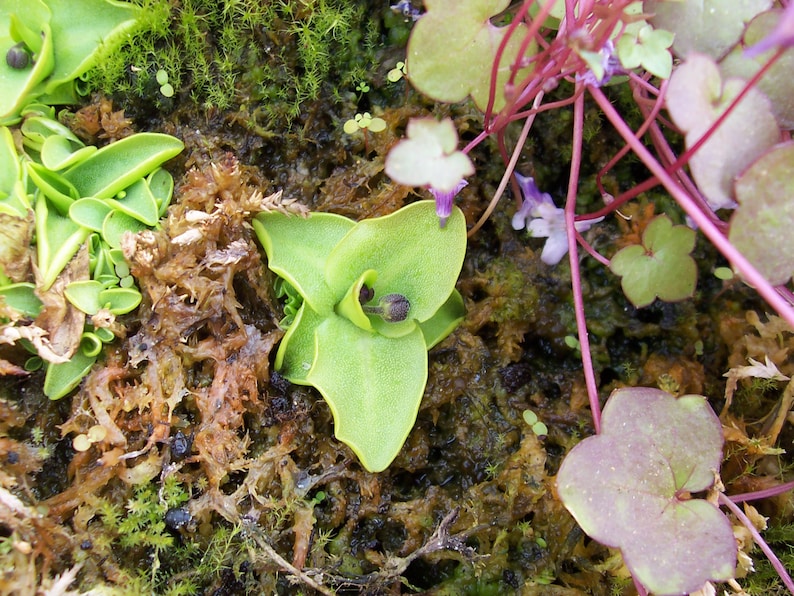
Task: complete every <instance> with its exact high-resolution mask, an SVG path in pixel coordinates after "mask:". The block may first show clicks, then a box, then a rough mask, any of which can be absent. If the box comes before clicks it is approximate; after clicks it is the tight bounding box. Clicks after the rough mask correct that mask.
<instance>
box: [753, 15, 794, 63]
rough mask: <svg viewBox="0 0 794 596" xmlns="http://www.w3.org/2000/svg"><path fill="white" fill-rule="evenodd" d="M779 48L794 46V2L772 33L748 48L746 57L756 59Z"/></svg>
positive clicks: (781, 16)
mask: <svg viewBox="0 0 794 596" xmlns="http://www.w3.org/2000/svg"><path fill="white" fill-rule="evenodd" d="M778 46H780V47H781V48H790V47H792V46H794V2H789V3H788V6H787V7H786V9H785V10H784V11H783V14H782V15H780V20H779V21H778V22H777V25H776V26H775V28H774V29H772V32H771V33H770V34H769V35H767V36H766V37H765V38H763V39H762V40H761V41H759V42H758V43H757V44H755V45H753V46H750V47H749V48H747V49H746V50H745V51H744V55H745V56H746V57H748V58H754V57H755V56H758V55H760V54H763V53H764V52H766V51H767V50H771V49H773V48H775V47H778Z"/></svg>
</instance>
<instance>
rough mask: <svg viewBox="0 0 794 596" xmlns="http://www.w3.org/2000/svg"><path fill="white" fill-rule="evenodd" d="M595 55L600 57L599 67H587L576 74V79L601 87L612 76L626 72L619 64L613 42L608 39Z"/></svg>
mask: <svg viewBox="0 0 794 596" xmlns="http://www.w3.org/2000/svg"><path fill="white" fill-rule="evenodd" d="M597 55H598V56H599V57H600V58H601V62H600V68H596V69H593V68H589V69H588V70H587V72H585V73H584V74H578V73H577V75H576V80H577V81H581V82H582V83H584V84H585V85H590V86H591V87H601V86H602V85H606V84H607V83H608V82H609V81H610V80H611V79H612V77H613V76H615V75H620V74H626V70H625V69H624V68H623V67H622V66H621V64H620V59H619V58H618V57H617V55H615V44H614V43H613V42H612V40H611V39H608V40H607V41H606V42H605V43H604V45H603V46H602V47H601V49H600V50H599V51H598V53H597Z"/></svg>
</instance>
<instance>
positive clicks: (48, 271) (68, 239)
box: [36, 197, 91, 290]
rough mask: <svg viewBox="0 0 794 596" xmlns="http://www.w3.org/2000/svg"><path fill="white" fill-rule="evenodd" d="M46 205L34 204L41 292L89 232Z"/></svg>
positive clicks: (44, 200) (44, 202) (50, 282)
mask: <svg viewBox="0 0 794 596" xmlns="http://www.w3.org/2000/svg"><path fill="white" fill-rule="evenodd" d="M48 203H49V201H48V200H47V199H46V198H44V197H40V198H39V200H38V201H36V234H37V243H36V248H37V254H38V267H39V272H40V274H41V287H42V290H47V289H48V288H49V287H50V286H51V285H52V283H53V282H54V281H55V279H56V278H57V277H58V275H60V273H61V271H63V268H64V267H66V265H67V264H68V263H69V261H70V260H71V258H72V257H73V256H74V255H75V253H76V252H77V250H78V249H79V248H80V245H81V244H82V243H83V242H84V241H85V239H86V238H87V237H88V234H89V233H90V232H91V231H90V230H89V229H88V228H84V227H82V226H80V225H78V224H76V223H74V222H73V221H72V220H71V219H69V218H68V217H64V216H62V215H61V214H60V213H58V211H57V209H54V208H50V207H49V205H48Z"/></svg>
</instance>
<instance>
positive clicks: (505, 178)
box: [468, 91, 543, 238]
mask: <svg viewBox="0 0 794 596" xmlns="http://www.w3.org/2000/svg"><path fill="white" fill-rule="evenodd" d="M541 101H543V92H542V91H541V92H540V93H538V94H537V95H536V96H535V107H536V108H537V107H538V105H540V102H541ZM533 122H535V114H532V115H531V116H530V117H529V118H527V121H526V122H525V123H524V128H522V129H521V134H520V135H519V137H518V141H517V142H516V146H515V149H513V155H511V156H510V161H509V162H508V163H507V167H506V168H505V173H504V174H502V180H501V181H500V182H499V187H498V188H497V189H496V192H495V193H494V196H493V198H492V199H491V202H490V203H489V204H488V208H487V209H486V210H485V213H483V214H482V216H481V217H480V219H479V220H478V221H477V223H476V224H474V226H473V227H472V228H471V230H469V232H468V237H469V238H471V237H472V236H473V235H474V234H475V233H476V232H477V230H479V229H480V228H481V227H482V225H483V224H484V223H485V222H486V221H488V218H489V217H491V213H493V210H494V209H495V208H496V204H497V203H498V202H499V199H500V198H502V193H504V191H505V188H507V183H508V182H510V176H512V175H513V170H515V169H516V163H517V162H518V158H519V156H520V155H521V149H523V148H524V143H525V142H526V140H527V135H529V130H530V129H531V128H532V123H533Z"/></svg>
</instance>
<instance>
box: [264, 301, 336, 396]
mask: <svg viewBox="0 0 794 596" xmlns="http://www.w3.org/2000/svg"><path fill="white" fill-rule="evenodd" d="M323 320H324V318H323V317H321V316H320V315H318V314H317V313H316V312H314V310H312V308H311V307H310V306H309V305H308V303H307V302H304V303H303V305H301V307H300V308H299V309H298V312H297V314H296V315H295V319H294V321H293V323H292V324H291V325H290V326H289V329H287V332H286V333H285V334H284V337H283V338H282V339H281V343H280V344H279V346H278V352H277V353H276V361H275V366H276V370H278V371H280V372H281V374H282V375H283V376H284V377H285V378H287V379H289V380H290V382H292V383H297V384H298V385H310V384H311V383H309V382H308V381H307V380H306V377H307V376H308V374H309V370H310V369H311V367H312V364H313V363H314V358H315V346H314V335H315V331H316V330H317V327H318V326H319V325H320V323H322V322H323Z"/></svg>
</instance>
